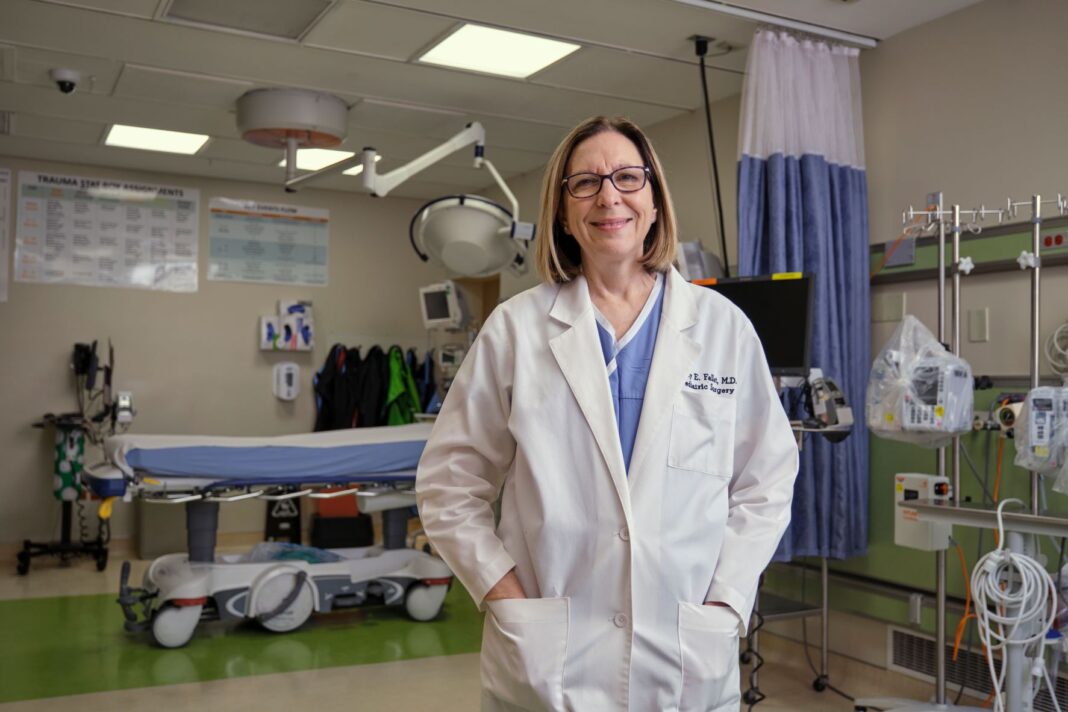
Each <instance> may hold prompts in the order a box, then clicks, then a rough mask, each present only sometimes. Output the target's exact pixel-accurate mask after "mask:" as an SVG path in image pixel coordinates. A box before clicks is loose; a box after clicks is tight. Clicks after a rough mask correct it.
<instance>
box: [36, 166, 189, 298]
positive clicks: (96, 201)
mask: <svg viewBox="0 0 1068 712" xmlns="http://www.w3.org/2000/svg"><path fill="white" fill-rule="evenodd" d="M199 204H200V191H198V190H194V189H190V188H179V187H177V186H167V185H155V184H151V183H139V182H134V181H125V180H114V179H106V178H87V177H82V176H65V175H54V174H51V173H37V172H33V171H20V172H19V188H18V222H17V227H16V232H15V279H16V281H19V282H49V283H58V284H87V285H92V286H106V287H137V288H141V289H158V290H164V291H171V292H195V291H196V289H197V240H198V218H197V211H198V209H199Z"/></svg>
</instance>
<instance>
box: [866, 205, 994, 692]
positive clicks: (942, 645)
mask: <svg viewBox="0 0 1068 712" xmlns="http://www.w3.org/2000/svg"><path fill="white" fill-rule="evenodd" d="M927 203H928V205H929V206H934V207H933V209H929V210H921V211H916V210H913V209H912V208H909V210H908V212H907V213H906V215H905V216H903V222H908V221H911V220H912V219H914V218H915V217H917V216H925V217H926V218H927V220H928V226H930V225H933V224H935V223H936V222H937V224H938V340H939V341H940V342H941V343H942V344H945V343H946V324H945V313H946V221H945V218H946V217H947V216H951V217H952V221H953V265H952V275H953V290H952V296H953V305H952V306H953V311H952V321H951V327H950V328H951V331H952V334H953V342H952V347H953V349H952V350H953V354H954V355H955V356H960V343H961V341H960V275H961V272H964V273H965V274H967V273H969V272H971V270H972V267H973V265H972V261H971V259H970V258H967V257H966V258H963V259H961V256H960V233H961V209H960V206H959V205H954V206H953V208H952V210H950V211H946V210H945V203H944V197H943V195H942V193H933V194H930V195H929V196H928V199H927ZM968 212H971V214H972V220H973V222H975V221H978V220H981V219H983V218H984V217H985V216H986V215H987V214H988V213H989V214H996V215H998V216H999V219H1000V217H1001V215H1002V211H1000V210H989V211H988V210H987V209H986V208H985V207H984V208H979V209H976V210H972V211H968ZM950 453H951V455H952V459H951V468H952V473H953V477H952V482H953V490H952V492H951V493H950V499H949V506H951V507H954V508H955V507H957V506H959V503H960V500H959V492H960V436H954V437H953V443H952V445H951V450H950ZM936 471H937V473H938V475H939V476H940V477H944V476H945V474H946V449H945V447H940V448H938V454H937V470H936ZM910 506H911V503H910ZM945 651H946V551H945V550H944V549H943V550H940V551H936V552H935V694H934V700H933V702H932V703H921V702H916V701H913V700H904V699H898V698H860V699H857V700H856V701H855V702H854V709H857V710H864V709H868V708H869V707H870V708H873V709H890V710H901V711H902V712H904V711H906V710H908V712H922V711H926V710H950V709H953V710H975V712H981V709H982V708H979V707H960V706H957V705H951V704H949V703H947V701H946V700H947V697H946V654H945Z"/></svg>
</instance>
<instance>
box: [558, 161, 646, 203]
mask: <svg viewBox="0 0 1068 712" xmlns="http://www.w3.org/2000/svg"><path fill="white" fill-rule="evenodd" d="M605 178H607V179H608V180H610V181H612V185H614V186H615V188H616V190H618V191H619V192H620V193H635V192H637V191H639V190H641V189H642V188H644V187H645V184H646V182H648V179H649V169H648V168H646V167H645V166H623V167H622V168H617V169H615V170H614V171H612V172H611V173H606V174H604V175H601V174H600V173H575V174H574V175H570V176H568V177H567V178H564V179H563V180H562V181H560V182H561V184H562V185H564V187H566V188H567V192H568V193H570V194H571V197H572V198H592V197H593V196H595V195H597V194H598V193H600V192H601V186H602V185H603V184H604V179H605Z"/></svg>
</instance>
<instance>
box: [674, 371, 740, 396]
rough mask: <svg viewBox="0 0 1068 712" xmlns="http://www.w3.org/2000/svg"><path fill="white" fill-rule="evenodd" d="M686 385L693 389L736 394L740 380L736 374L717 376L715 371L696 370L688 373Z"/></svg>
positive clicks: (726, 394) (718, 393)
mask: <svg viewBox="0 0 1068 712" xmlns="http://www.w3.org/2000/svg"><path fill="white" fill-rule="evenodd" d="M685 385H686V387H687V388H689V389H690V390H692V391H705V392H707V393H715V394H717V395H721V396H729V395H734V386H736V385H738V381H737V379H736V378H735V377H734V376H717V375H716V374H714V373H706V372H694V373H690V374H687V376H686V384H685Z"/></svg>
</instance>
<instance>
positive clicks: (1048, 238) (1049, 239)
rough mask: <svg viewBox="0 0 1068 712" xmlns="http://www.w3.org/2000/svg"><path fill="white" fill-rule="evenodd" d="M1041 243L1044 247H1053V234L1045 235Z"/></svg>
mask: <svg viewBox="0 0 1068 712" xmlns="http://www.w3.org/2000/svg"><path fill="white" fill-rule="evenodd" d="M1043 244H1044V245H1045V246H1046V247H1053V235H1046V239H1045V240H1043Z"/></svg>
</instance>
